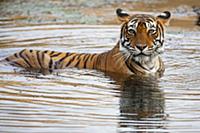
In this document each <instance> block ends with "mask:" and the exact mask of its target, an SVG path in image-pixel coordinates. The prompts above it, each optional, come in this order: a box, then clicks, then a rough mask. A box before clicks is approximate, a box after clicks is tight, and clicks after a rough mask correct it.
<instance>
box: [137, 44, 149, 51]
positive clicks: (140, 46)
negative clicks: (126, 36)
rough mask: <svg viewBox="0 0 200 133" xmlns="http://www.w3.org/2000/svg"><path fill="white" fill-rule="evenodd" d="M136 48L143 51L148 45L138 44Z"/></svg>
mask: <svg viewBox="0 0 200 133" xmlns="http://www.w3.org/2000/svg"><path fill="white" fill-rule="evenodd" d="M136 47H137V49H139V50H140V51H143V50H144V49H145V48H146V47H147V45H141V44H138V45H136Z"/></svg>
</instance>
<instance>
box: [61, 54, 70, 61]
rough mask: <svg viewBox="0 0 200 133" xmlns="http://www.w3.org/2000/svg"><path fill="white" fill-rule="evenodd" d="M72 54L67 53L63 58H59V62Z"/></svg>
mask: <svg viewBox="0 0 200 133" xmlns="http://www.w3.org/2000/svg"><path fill="white" fill-rule="evenodd" d="M69 55H70V53H66V54H65V56H64V57H63V58H61V59H60V60H58V61H59V62H62V61H63V60H65V59H66V58H67V57H68V56H69Z"/></svg>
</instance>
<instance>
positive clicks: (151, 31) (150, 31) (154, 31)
mask: <svg viewBox="0 0 200 133" xmlns="http://www.w3.org/2000/svg"><path fill="white" fill-rule="evenodd" d="M148 33H149V34H151V35H154V34H156V29H150V30H149V31H148Z"/></svg>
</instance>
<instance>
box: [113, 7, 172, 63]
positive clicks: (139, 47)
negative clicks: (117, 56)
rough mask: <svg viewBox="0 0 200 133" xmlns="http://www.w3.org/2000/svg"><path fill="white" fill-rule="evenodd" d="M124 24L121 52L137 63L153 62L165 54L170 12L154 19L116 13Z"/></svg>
mask: <svg viewBox="0 0 200 133" xmlns="http://www.w3.org/2000/svg"><path fill="white" fill-rule="evenodd" d="M116 13H117V16H118V18H119V20H120V21H121V22H122V27H121V33H120V41H119V42H120V43H119V44H120V48H119V50H120V52H122V53H124V55H126V56H128V57H131V58H132V59H133V60H135V61H136V62H139V63H141V62H144V61H149V60H152V59H153V58H154V57H156V56H157V55H159V54H161V53H163V52H164V27H165V25H167V24H168V22H169V19H170V16H171V15H170V12H168V11H165V12H163V14H161V15H159V16H157V17H154V16H151V15H145V14H135V15H132V16H130V15H129V14H128V13H126V12H124V11H123V10H122V9H117V11H116Z"/></svg>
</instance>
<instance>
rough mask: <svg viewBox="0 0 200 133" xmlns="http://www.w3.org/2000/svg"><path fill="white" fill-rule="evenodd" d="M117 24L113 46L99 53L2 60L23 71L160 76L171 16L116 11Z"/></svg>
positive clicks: (28, 53) (26, 54)
mask: <svg viewBox="0 0 200 133" xmlns="http://www.w3.org/2000/svg"><path fill="white" fill-rule="evenodd" d="M116 15H117V18H118V20H119V22H120V23H121V30H120V37H119V40H118V41H117V43H116V45H115V46H114V47H113V48H112V49H111V50H108V51H105V52H102V53H73V52H58V51H50V50H44V51H42V50H32V49H23V50H22V51H20V52H17V53H14V54H13V55H11V56H8V57H6V58H4V59H5V61H6V62H8V63H9V64H11V65H13V66H17V67H22V68H25V69H27V70H30V69H35V70H40V71H41V72H42V71H44V70H48V71H51V72H52V71H54V70H55V69H64V68H67V67H76V68H78V69H82V68H85V69H96V70H99V71H104V72H111V73H118V74H126V75H149V74H156V73H163V72H164V70H165V67H164V63H163V61H162V60H161V57H160V54H162V53H163V52H164V33H165V27H167V25H168V23H169V21H170V17H171V13H170V12H169V11H164V12H163V13H161V14H160V15H157V16H156V17H155V16H153V15H149V14H142V13H141V14H130V13H128V12H126V11H125V10H123V9H121V8H118V9H116Z"/></svg>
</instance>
